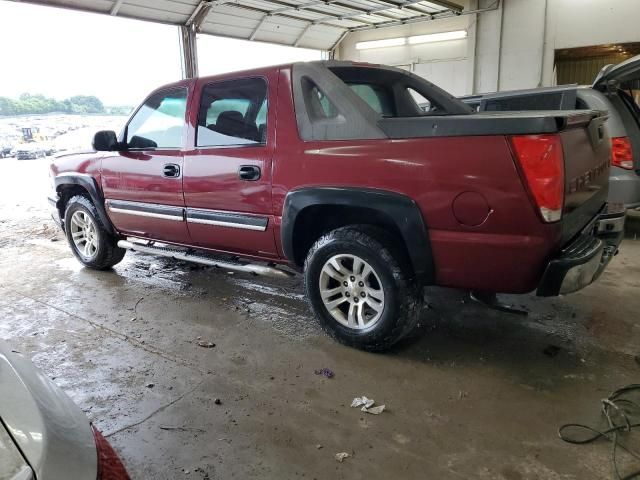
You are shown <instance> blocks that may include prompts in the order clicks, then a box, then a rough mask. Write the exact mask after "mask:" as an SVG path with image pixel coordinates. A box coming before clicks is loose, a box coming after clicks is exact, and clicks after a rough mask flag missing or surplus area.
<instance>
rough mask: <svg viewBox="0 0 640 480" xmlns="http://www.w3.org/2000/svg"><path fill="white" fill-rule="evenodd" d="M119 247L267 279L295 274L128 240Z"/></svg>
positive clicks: (265, 266)
mask: <svg viewBox="0 0 640 480" xmlns="http://www.w3.org/2000/svg"><path fill="white" fill-rule="evenodd" d="M118 246H119V247H120V248H125V249H127V250H133V251H134V252H140V253H149V254H151V255H159V256H161V257H169V258H175V259H176V260H184V261H185V262H193V263H199V264H202V265H208V266H210V267H218V268H224V269H226V270H233V271H236V272H246V273H253V274H254V275H262V276H266V277H276V278H289V277H292V276H293V275H294V274H293V273H291V272H287V271H285V270H280V269H278V268H275V267H270V266H268V265H258V264H255V263H247V264H241V263H233V262H225V261H220V260H216V259H214V258H210V257H205V256H202V255H196V254H193V253H189V252H187V251H184V250H179V249H177V248H171V247H156V246H154V245H143V244H141V243H137V242H130V241H128V240H119V241H118Z"/></svg>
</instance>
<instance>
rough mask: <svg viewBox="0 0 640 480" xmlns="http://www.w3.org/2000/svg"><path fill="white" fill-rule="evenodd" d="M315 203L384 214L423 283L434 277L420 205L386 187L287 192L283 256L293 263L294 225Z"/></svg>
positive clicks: (328, 188)
mask: <svg viewBox="0 0 640 480" xmlns="http://www.w3.org/2000/svg"><path fill="white" fill-rule="evenodd" d="M318 205H327V206H345V207H358V208H364V209H368V210H374V211H377V212H379V213H382V214H384V216H385V217H386V218H388V219H389V220H390V221H391V222H393V224H394V225H395V226H396V227H397V229H398V231H399V232H400V235H401V236H402V239H403V241H404V243H405V246H406V248H407V252H408V254H409V260H410V261H411V264H412V267H413V271H414V273H415V274H416V277H417V279H418V280H419V281H420V282H421V283H423V284H431V283H433V281H434V264H433V255H432V252H431V243H430V241H429V233H428V230H427V227H426V225H425V222H424V219H423V218H422V212H421V211H420V207H418V205H417V204H416V202H414V201H413V200H412V199H411V198H409V197H407V196H405V195H402V194H399V193H396V192H390V191H386V190H377V189H368V188H357V187H305V188H301V189H298V190H293V191H291V192H289V193H288V194H287V196H286V197H285V201H284V208H283V212H282V226H281V240H282V251H283V253H284V256H285V257H286V258H287V260H289V261H290V262H292V263H295V248H294V229H295V225H296V221H297V219H298V217H299V215H300V214H301V213H302V212H303V211H304V209H305V208H307V207H311V206H318Z"/></svg>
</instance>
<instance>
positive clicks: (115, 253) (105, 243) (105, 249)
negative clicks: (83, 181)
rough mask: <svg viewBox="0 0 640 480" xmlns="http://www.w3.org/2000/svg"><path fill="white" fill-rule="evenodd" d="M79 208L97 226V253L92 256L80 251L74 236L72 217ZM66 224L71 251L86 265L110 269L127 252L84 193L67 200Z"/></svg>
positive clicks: (97, 268)
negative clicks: (106, 226) (109, 230)
mask: <svg viewBox="0 0 640 480" xmlns="http://www.w3.org/2000/svg"><path fill="white" fill-rule="evenodd" d="M79 210H80V211H83V212H84V213H85V214H87V215H88V216H89V217H90V219H91V221H93V223H94V225H95V227H96V237H97V248H96V251H95V254H93V255H92V256H91V257H86V256H84V255H83V253H82V252H80V251H79V249H78V247H77V246H76V244H75V242H74V240H73V238H72V227H71V218H72V217H73V214H74V213H76V212H78V211H79ZM64 226H65V228H64V231H65V234H66V236H67V241H68V242H69V246H70V247H71V251H72V252H73V254H74V255H75V257H76V258H77V259H78V260H79V261H80V263H82V264H83V265H84V266H86V267H89V268H93V269H95V270H108V269H109V268H111V267H113V266H114V265H116V264H117V263H119V262H120V261H121V260H122V259H123V258H124V254H125V253H126V252H127V251H126V250H125V249H124V248H120V247H118V245H117V243H118V239H117V238H115V237H113V236H112V235H111V234H110V233H109V232H108V231H107V229H106V228H105V227H104V224H103V223H102V221H101V220H100V217H99V215H98V211H97V210H96V207H95V205H94V204H93V203H92V202H91V200H90V199H89V198H87V197H85V196H83V195H76V196H74V197H71V199H69V201H68V202H67V205H66V210H65V214H64Z"/></svg>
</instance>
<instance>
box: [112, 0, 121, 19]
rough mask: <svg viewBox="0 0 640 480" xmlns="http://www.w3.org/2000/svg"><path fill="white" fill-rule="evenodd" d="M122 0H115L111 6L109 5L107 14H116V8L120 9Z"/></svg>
mask: <svg viewBox="0 0 640 480" xmlns="http://www.w3.org/2000/svg"><path fill="white" fill-rule="evenodd" d="M122 1H123V0H116V2H115V3H114V4H113V7H111V11H110V12H109V15H113V16H115V15H118V10H120V7H121V6H122Z"/></svg>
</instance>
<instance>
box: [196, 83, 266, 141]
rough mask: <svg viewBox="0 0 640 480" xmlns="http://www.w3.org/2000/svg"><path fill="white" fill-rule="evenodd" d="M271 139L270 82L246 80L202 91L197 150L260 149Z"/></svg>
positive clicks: (217, 84) (217, 85) (211, 86)
mask: <svg viewBox="0 0 640 480" xmlns="http://www.w3.org/2000/svg"><path fill="white" fill-rule="evenodd" d="M266 137H267V82H266V81H265V80H264V79H262V78H243V79H239V80H229V81H224V82H219V83H210V84H208V85H206V86H205V87H204V88H203V89H202V98H201V101H200V112H199V114H198V130H197V136H196V146H198V147H220V146H227V145H252V144H255V145H260V144H264V143H265V142H266Z"/></svg>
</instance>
